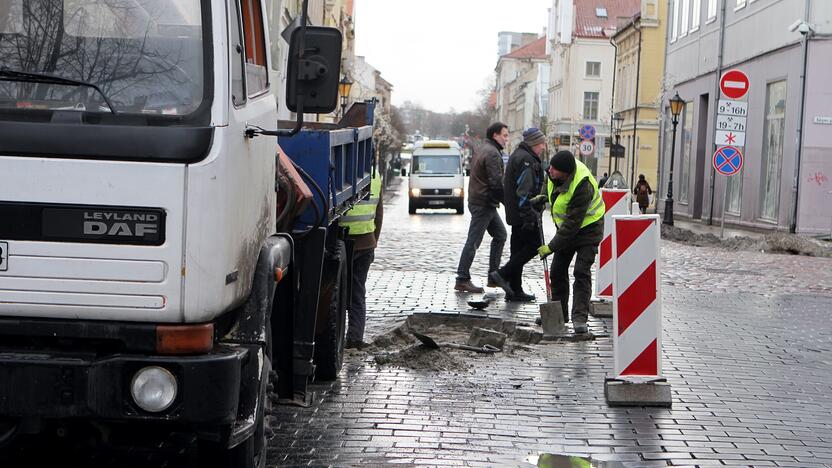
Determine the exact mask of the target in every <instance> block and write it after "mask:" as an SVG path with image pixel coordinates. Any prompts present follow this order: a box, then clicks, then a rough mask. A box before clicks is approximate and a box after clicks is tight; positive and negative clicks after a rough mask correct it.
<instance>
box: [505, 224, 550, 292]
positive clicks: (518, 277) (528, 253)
mask: <svg viewBox="0 0 832 468" xmlns="http://www.w3.org/2000/svg"><path fill="white" fill-rule="evenodd" d="M540 245H541V244H540V234H539V233H538V232H537V229H522V228H521V227H520V226H512V227H511V256H510V257H509V259H508V262H507V263H506V264H505V265H503V267H502V268H500V270H499V273H500V276H502V277H503V278H505V279H506V280H508V282H509V285H510V286H511V289H512V290H514V292H515V293H518V294H519V293H521V292H524V291H523V267H524V266H525V265H526V264H527V263H529V260H531V259H532V258H534V257H535V256H536V255H537V248H538V247H540Z"/></svg>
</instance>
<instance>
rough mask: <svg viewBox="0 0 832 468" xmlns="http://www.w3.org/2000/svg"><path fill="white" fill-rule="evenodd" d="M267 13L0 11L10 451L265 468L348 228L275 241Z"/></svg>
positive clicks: (135, 2)
mask: <svg viewBox="0 0 832 468" xmlns="http://www.w3.org/2000/svg"><path fill="white" fill-rule="evenodd" d="M263 16H264V15H263V3H261V1H260V0H213V1H211V0H131V1H128V2H119V3H118V5H116V4H114V3H113V2H111V1H108V0H89V1H85V2H74V1H69V0H63V1H62V0H10V1H5V2H3V5H0V252H1V253H2V255H0V258H2V261H0V382H3V385H2V386H0V438H3V436H5V435H8V434H12V433H13V434H38V433H49V432H52V431H54V430H55V429H56V428H62V429H61V430H63V431H64V432H66V431H69V433H72V430H73V429H75V428H77V427H78V426H86V428H89V427H94V428H101V427H106V428H107V429H106V431H103V430H102V433H103V432H107V433H108V434H109V433H111V432H112V433H118V432H120V431H121V432H124V433H130V432H131V431H136V430H138V429H139V428H146V426H147V425H153V426H154V427H156V428H158V434H159V437H160V438H168V437H170V434H177V433H184V432H187V433H192V434H196V438H197V439H198V441H199V444H200V447H201V452H204V453H206V454H210V455H205V456H206V457H208V458H207V459H210V460H213V461H216V460H222V461H223V463H222V464H223V465H227V466H258V465H262V464H263V463H265V455H264V454H265V444H264V423H263V420H264V415H265V413H266V407H267V405H268V398H267V397H266V391H267V388H268V385H269V376H270V374H273V372H272V371H276V372H278V373H280V372H283V374H282V375H281V377H280V380H281V385H283V386H284V387H285V386H288V387H286V388H285V391H284V392H283V395H282V396H283V397H284V398H286V399H289V400H292V399H293V398H297V397H298V394H302V392H303V388H304V386H305V383H306V380H307V379H308V378H311V377H312V375H313V373H314V368H315V364H314V363H313V351H312V346H311V345H303V346H300V349H299V347H298V346H295V345H294V343H295V342H296V341H297V342H303V343H307V344H308V343H311V342H313V341H314V339H313V336H312V335H311V334H312V333H314V332H315V328H316V321H315V317H316V313H317V309H318V307H317V305H318V304H317V302H316V301H317V300H318V297H319V295H318V294H317V290H318V289H319V287H320V280H321V271H320V270H321V268H322V265H323V264H324V263H323V262H324V256H325V254H326V252H327V251H328V249H329V247H327V245H325V243H326V242H329V243H330V244H331V243H332V242H333V241H332V240H327V239H328V238H332V237H336V238H337V237H339V236H341V237H342V234H341V233H339V232H338V230H337V222H336V221H334V220H335V219H336V218H337V213H334V212H333V213H329V216H325V219H324V220H323V224H321V223H317V225H316V226H311V227H309V228H308V229H304V230H303V232H301V231H296V230H295V228H292V229H290V230H288V232H278V230H277V228H276V218H277V203H276V200H277V189H276V183H275V180H276V173H277V171H278V166H279V164H280V162H279V161H281V158H279V157H278V152H279V149H278V145H277V140H276V139H275V138H273V137H272V136H269V135H274V134H277V133H279V132H264V133H262V134H260V136H257V135H258V133H257V132H259V130H262V129H264V128H270V127H274V126H275V125H276V123H277V102H276V96H277V95H279V94H280V93H278V92H277V89H276V88H275V86H276V84H275V83H272V82H271V81H270V75H269V70H270V69H274V68H281V66H274V67H271V68H270V66H271V65H272V64H270V62H269V61H270V60H271V56H270V54H268V53H267V51H268V50H269V44H270V43H271V41H272V40H281V39H280V38H270V37H269V28H268V27H267V25H266V23H265V20H264V17H263ZM301 29H304V30H305V28H301ZM310 29H311V28H310ZM319 29H328V28H319ZM294 41H295V37H294V36H293V42H294ZM301 42H302V41H301ZM339 46H340V43H339ZM296 49H297V48H296ZM301 50H302V48H301ZM12 51H16V52H15V53H12ZM338 54H340V48H339V49H338ZM293 59H294V58H293V57H290V58H289V61H290V62H291V61H292V60H293ZM328 73H330V74H332V75H333V76H334V77H335V78H334V81H332V80H330V81H332V83H336V82H337V75H338V64H337V63H336V64H335V65H334V68H332V69H331V70H330V71H329V72H328ZM333 94H334V91H333ZM333 107H334V103H333ZM302 114H303V110H302V109H300V118H302ZM252 129H259V130H258V131H257V132H255V131H253V130H252ZM284 133H286V132H284ZM365 133H366V132H365ZM370 133H371V130H370ZM351 134H353V133H351ZM354 134H355V135H357V131H356V132H354ZM319 156H320V158H323V159H328V157H329V153H328V152H327V153H325V154H320V155H319ZM368 183H369V178H367V183H366V184H368ZM366 184H365V185H366ZM362 188H363V186H361V185H356V186H354V187H352V192H351V193H350V194H349V195H347V196H346V197H345V198H343V199H342V200H341V204H342V205H345V206H346V207H348V205H350V204H351V203H353V202H355V201H356V200H358V199H360V197H362V196H364V194H365V192H366V191H364V192H362ZM318 204H319V205H322V206H326V200H318ZM324 215H326V213H325V214H324ZM333 223H334V226H335V227H330V226H329V225H330V224H333ZM313 227H314V228H316V229H317V231H319V232H317V233H312V235H309V232H307V231H312V230H313V229H312V228H313ZM320 231H322V232H320ZM299 234H304V235H303V236H301V235H299ZM301 238H303V239H301ZM311 239H316V241H315V243H312V241H311ZM336 240H337V239H336ZM304 242H305V244H304ZM299 255H307V256H308V257H307V260H308V259H313V261H312V262H311V263H312V264H315V261H314V259H317V265H318V269H317V270H314V268H313V269H312V271H311V275H312V277H311V278H309V279H306V278H302V272H301V271H300V270H299V269H298V268H296V267H295V265H296V263H297V261H298V259H297V258H296V257H297V256H299ZM315 274H317V277H315ZM316 281H317V282H316ZM301 283H303V285H304V287H305V288H306V290H307V291H309V290H314V291H315V294H314V299H315V302H309V301H307V303H306V305H305V307H306V309H301V307H300V306H299V303H301V302H303V301H299V299H298V298H299V297H300V296H301V294H300V292H299V291H300V288H301ZM310 316H311V318H309V317H310ZM304 317H307V319H306V320H301V318H304ZM299 324H302V325H304V326H305V329H303V330H301V329H299V326H300V325H299ZM306 335H309V336H308V337H307V336H306ZM304 346H305V347H304ZM300 380H302V381H300ZM85 430H86V429H85ZM142 430H144V429H142ZM154 433H155V432H154ZM145 434H147V433H146V432H145ZM100 435H101V434H100ZM128 439H129V437H128ZM166 440H167V439H166ZM152 443H153V444H156V443H157V441H152ZM202 449H204V450H202Z"/></svg>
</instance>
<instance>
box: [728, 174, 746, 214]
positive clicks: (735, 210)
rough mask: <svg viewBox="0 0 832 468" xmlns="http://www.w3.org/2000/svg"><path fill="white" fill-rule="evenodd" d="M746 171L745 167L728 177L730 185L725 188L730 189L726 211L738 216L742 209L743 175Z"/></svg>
mask: <svg viewBox="0 0 832 468" xmlns="http://www.w3.org/2000/svg"><path fill="white" fill-rule="evenodd" d="M744 172H745V168H743V169H740V171H739V172H737V173H736V174H734V175H732V176H731V177H728V185H727V187H726V188H725V190H727V191H728V195H727V196H728V207H727V208H726V209H725V211H726V212H728V213H731V214H732V215H736V216H739V215H740V211H741V210H742V176H743V173H744Z"/></svg>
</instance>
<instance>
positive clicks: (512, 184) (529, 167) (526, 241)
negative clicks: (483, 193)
mask: <svg viewBox="0 0 832 468" xmlns="http://www.w3.org/2000/svg"><path fill="white" fill-rule="evenodd" d="M545 150H546V136H545V135H543V132H541V131H540V130H539V129H537V128H529V129H527V130H526V131H524V132H523V142H522V143H520V146H518V147H517V149H516V150H514V152H513V153H512V154H511V157H510V158H509V160H508V166H507V167H506V175H505V177H504V178H503V193H504V202H503V204H504V205H505V207H506V222H508V224H509V225H511V256H510V258H509V260H508V263H506V264H505V265H503V267H502V268H500V269H499V270H497V271H496V272H493V273H491V274H489V277H488V278H489V279H490V280H491V281H493V282H494V283H496V284H497V285H498V286H500V287H502V288H503V289H504V290H505V291H506V299H507V300H511V301H523V302H529V301H533V300H534V295H532V294H527V293H526V292H525V291H523V267H524V266H525V265H526V263H528V262H529V260H531V259H532V258H534V256H535V255H537V246H538V245H539V244H540V231H539V225H540V222H541V220H540V213H539V212H537V211H535V210H534V209H533V207H532V201H531V200H532V198H534V197H535V196H537V195H539V194H540V193H541V191H542V188H543V182H544V180H545V179H544V175H543V168H542V166H541V163H540V161H541V158H542V155H543V153H544V151H545Z"/></svg>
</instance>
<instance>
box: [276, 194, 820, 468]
mask: <svg viewBox="0 0 832 468" xmlns="http://www.w3.org/2000/svg"><path fill="white" fill-rule="evenodd" d="M402 193H404V192H402ZM406 204H407V200H406V198H405V197H394V198H393V199H392V200H388V204H387V206H386V212H385V223H384V231H383V233H382V241H381V245H380V246H379V248H378V250H377V252H376V262H375V264H374V265H373V269H372V270H371V273H370V279H369V281H368V286H369V290H370V291H371V292H370V293H369V297H368V308H369V318H368V320H369V322H368V331H367V334H368V336H367V338H368V339H369V338H371V337H372V336H374V335H377V334H380V333H382V332H384V331H386V330H388V329H390V328H392V327H394V326H395V325H396V324H397V323H399V322H401V321H402V320H403V319H404V318H405V317H406V316H408V315H409V314H412V313H414V312H430V313H453V314H457V313H468V312H470V311H469V310H468V308H467V306H466V305H465V301H466V300H467V298H468V296H467V295H464V294H457V293H454V292H453V291H452V286H453V280H454V272H455V270H456V263H457V261H458V259H459V253H460V249H461V246H462V243H463V242H464V240H465V234H466V231H467V227H468V226H467V216H464V217H463V216H457V215H453V214H450V213H448V214H445V213H441V212H434V213H430V212H428V213H422V212H420V213H419V214H417V215H412V216H410V215H408V214H407V208H406ZM547 231H549V232H550V233H551V226H547ZM488 242H489V239H488V237H487V236H486V240H485V241H484V243H483V245H482V247H481V249H480V251H479V252H478V253H477V258H476V260H475V264H474V266H475V268H474V269H473V270H472V273H473V276H474V277H475V281H476V282H478V283H483V282H484V280H485V270H486V263H487V249H488ZM507 255H508V252H506V258H507ZM541 268H542V267H541V266H540V263H539V262H536V261H533V262H531V263H530V264H529V265H528V266H527V269H526V278H525V281H526V284H527V285H528V286H529V287H528V289H530V290H531V291H532V292H534V293H535V294H537V295H538V297H543V296H544V292H543V281H542V278H540V276H541V271H540V270H541ZM662 268H663V271H662V284H663V287H662V294H663V314H664V338H663V339H664V343H663V356H664V357H663V359H664V361H663V369H664V373H665V376H666V377H667V379H668V381H669V382H670V384H671V385H672V389H673V408H672V409H656V408H653V409H648V408H630V409H621V408H609V407H608V406H607V405H606V403H605V401H604V396H603V381H604V378H605V377H606V376H607V375H608V374H610V373H612V341H611V339H610V338H609V337H608V336H609V328H610V326H611V323H610V320H607V319H604V320H599V319H596V318H592V319H591V323H590V325H591V328H592V330H593V331H594V332H595V333H596V334H597V335H599V337H598V339H596V340H594V341H588V342H579V343H547V344H539V345H533V346H531V350H530V351H528V352H524V353H519V354H515V355H508V354H506V355H490V356H472V358H471V360H470V367H469V368H467V369H465V370H464V371H458V372H429V371H416V370H409V369H401V368H395V367H379V366H376V365H375V364H374V363H373V361H372V358H371V357H370V356H368V355H367V354H366V353H361V352H353V353H350V354H349V355H348V356H347V359H346V362H345V366H344V370H343V371H342V373H341V377H340V379H339V380H337V381H335V382H332V383H322V384H315V385H313V389H314V390H315V391H316V395H317V396H316V400H315V404H314V405H313V406H312V407H310V408H297V407H288V406H280V407H276V408H274V410H273V413H272V418H271V425H272V427H273V434H272V439H271V443H270V452H269V464H270V466H290V465H313V466H321V465H333V466H351V465H359V464H360V465H387V464H394V463H397V464H398V463H401V464H404V465H419V466H422V465H468V466H481V465H487V466H531V465H529V464H527V463H526V462H525V460H526V459H527V457H528V456H529V455H536V454H539V453H563V454H575V455H591V456H592V457H593V458H594V459H597V460H617V461H622V462H625V463H627V464H628V466H666V465H680V466H726V465H727V466H793V467H815V466H818V467H820V466H832V417H830V415H832V396H830V395H832V375H830V374H831V372H830V371H832V322H830V320H829V313H830V311H832V260H830V259H815V258H807V257H794V256H783V255H771V254H762V253H754V252H728V251H723V250H717V249H706V248H695V247H687V246H683V245H679V244H673V243H665V244H664V245H663V246H662ZM481 314H483V315H485V314H487V315H490V316H496V317H503V318H512V319H517V320H520V321H531V320H532V319H533V318H534V317H535V316H536V315H537V306H536V305H534V304H531V305H516V304H505V303H504V302H503V301H502V300H498V301H497V302H495V303H494V304H492V305H491V306H490V307H489V309H487V310H486V311H485V312H482V313H481Z"/></svg>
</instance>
